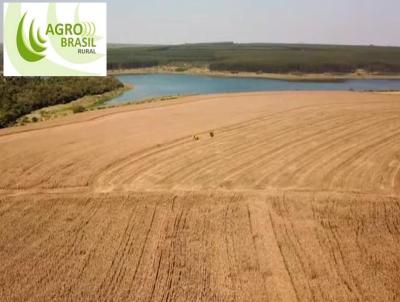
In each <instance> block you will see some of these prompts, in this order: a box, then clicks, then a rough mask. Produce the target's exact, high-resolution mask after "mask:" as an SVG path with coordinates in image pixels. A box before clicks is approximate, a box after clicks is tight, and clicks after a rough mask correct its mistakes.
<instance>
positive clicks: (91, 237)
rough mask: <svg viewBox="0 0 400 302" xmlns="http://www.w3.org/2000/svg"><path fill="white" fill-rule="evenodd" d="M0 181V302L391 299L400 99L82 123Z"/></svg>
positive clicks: (12, 165) (152, 109)
mask: <svg viewBox="0 0 400 302" xmlns="http://www.w3.org/2000/svg"><path fill="white" fill-rule="evenodd" d="M211 130H212V131H214V133H215V136H214V137H210V135H209V131H211ZM193 135H197V136H198V137H199V140H193ZM0 168H1V177H0V259H1V266H0V300H1V301H49V300H52V301H54V300H55V301H399V300H400V285H399V284H400V199H399V194H400V95H383V94H377V93H356V92H290V93H289V92H279V93H246V94H226V95H214V96H195V97H187V98H182V99H179V100H173V101H168V102H159V103H150V104H143V105H135V106H124V107H121V108H114V109H109V110H105V111H96V112H89V113H84V114H78V115H75V116H73V117H69V118H65V119H59V120H55V121H50V122H46V123H39V124H35V125H31V126H28V127H18V128H13V129H3V130H1V131H0Z"/></svg>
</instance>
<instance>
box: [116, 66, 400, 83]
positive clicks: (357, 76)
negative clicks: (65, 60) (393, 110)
mask: <svg viewBox="0 0 400 302" xmlns="http://www.w3.org/2000/svg"><path fill="white" fill-rule="evenodd" d="M136 74H184V75H203V76H214V77H231V78H261V79H270V80H282V81H289V82H291V81H296V82H297V81H299V82H303V81H304V82H343V81H347V80H400V74H373V73H366V72H358V73H347V74H333V73H322V74H312V73H308V74H297V73H257V72H229V71H212V70H209V69H208V68H194V67H191V68H187V69H185V70H181V67H177V66H159V67H148V68H130V69H112V70H109V71H108V75H112V76H118V75H136Z"/></svg>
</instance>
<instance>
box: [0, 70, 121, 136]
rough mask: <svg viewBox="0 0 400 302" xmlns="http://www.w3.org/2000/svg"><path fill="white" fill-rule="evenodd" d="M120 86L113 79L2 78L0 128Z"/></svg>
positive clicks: (0, 85) (0, 79)
mask: <svg viewBox="0 0 400 302" xmlns="http://www.w3.org/2000/svg"><path fill="white" fill-rule="evenodd" d="M122 86H123V84H122V83H121V82H120V81H118V80H117V79H115V78H113V77H50V78H42V77H34V78H28V77H3V76H0V128H2V127H6V126H9V125H11V124H13V123H14V122H15V121H16V120H17V119H18V118H19V117H21V116H23V115H25V114H27V113H30V112H32V111H34V110H37V109H40V108H43V107H47V106H51V105H56V104H64V103H68V102H71V101H73V100H75V99H78V98H80V97H83V96H85V95H95V94H102V93H105V92H108V91H111V90H114V89H117V88H119V87H122Z"/></svg>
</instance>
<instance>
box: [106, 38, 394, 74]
mask: <svg viewBox="0 0 400 302" xmlns="http://www.w3.org/2000/svg"><path fill="white" fill-rule="evenodd" d="M166 64H171V65H173V64H177V65H179V64H189V65H201V66H207V67H209V68H210V69H211V70H216V71H232V72H240V71H249V72H268V73H287V72H303V73H324V72H332V73H349V72H355V71H356V70H358V69H363V70H365V71H367V72H381V73H398V72H400V47H383V46H372V45H371V46H348V45H311V44H265V43H250V44H235V43H232V42H223V43H199V44H182V45H158V46H154V45H153V46H151V45H150V46H149V45H145V46H140V45H135V46H130V45H124V47H118V46H117V45H114V47H109V52H108V68H109V69H119V68H143V67H153V66H161V65H166Z"/></svg>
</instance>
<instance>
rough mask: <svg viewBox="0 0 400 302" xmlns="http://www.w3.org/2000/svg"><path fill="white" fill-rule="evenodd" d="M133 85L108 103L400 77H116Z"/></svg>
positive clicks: (384, 83) (368, 84)
mask: <svg viewBox="0 0 400 302" xmlns="http://www.w3.org/2000/svg"><path fill="white" fill-rule="evenodd" d="M117 78H118V79H119V80H121V81H122V82H124V83H130V84H132V85H134V89H132V90H129V91H127V92H125V93H124V94H122V95H121V96H118V97H116V98H114V99H112V100H110V101H109V102H107V104H109V105H115V104H122V103H127V102H135V101H142V100H146V99H151V98H156V97H162V96H178V95H193V94H213V93H226V92H249V91H282V90H292V91H293V90H358V91H365V90H400V80H347V81H343V82H304V81H299V82H295V81H283V80H270V79H262V78H242V77H215V76H201V75H187V74H182V75H179V74H178V75H177V74H137V75H121V76H118V77H117Z"/></svg>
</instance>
